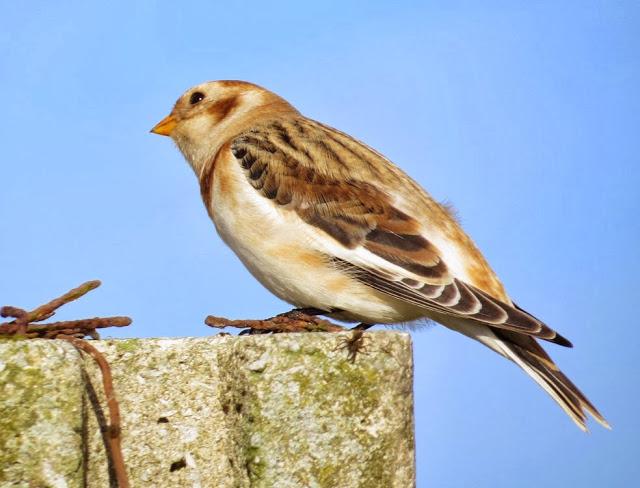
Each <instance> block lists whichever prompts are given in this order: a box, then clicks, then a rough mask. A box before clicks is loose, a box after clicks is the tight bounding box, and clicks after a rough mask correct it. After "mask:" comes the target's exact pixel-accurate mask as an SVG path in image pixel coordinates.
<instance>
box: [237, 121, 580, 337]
mask: <svg viewBox="0 0 640 488" xmlns="http://www.w3.org/2000/svg"><path fill="white" fill-rule="evenodd" d="M231 151H232V153H233V155H234V157H235V158H236V159H237V161H238V164H239V165H241V167H242V168H243V170H244V172H245V174H246V177H247V180H248V182H249V183H250V184H251V185H252V186H253V187H254V188H255V190H256V191H258V192H260V193H261V194H262V195H263V196H264V197H265V198H268V199H270V200H272V201H273V203H274V204H275V205H278V206H279V207H280V208H283V209H287V210H289V211H291V212H295V213H296V214H297V215H298V216H299V217H300V218H301V219H302V220H303V221H304V222H306V223H307V224H309V225H311V226H313V227H315V228H317V229H319V230H320V231H322V232H324V233H325V234H326V235H327V237H330V238H332V239H334V240H335V242H336V244H337V245H338V246H339V249H341V250H344V252H340V253H336V255H334V256H331V258H332V260H333V261H334V263H335V265H336V266H338V267H340V268H341V269H343V270H344V271H345V272H347V273H350V274H351V275H352V276H353V277H354V278H356V279H358V280H359V281H361V282H363V283H365V284H367V285H368V286H370V287H372V288H374V289H376V290H378V291H380V292H382V293H385V294H387V295H389V296H392V297H394V298H396V299H398V300H402V301H404V302H408V303H410V304H413V305H415V306H417V307H421V308H424V309H425V310H428V311H432V312H436V313H439V314H444V315H447V316H452V317H455V318H463V319H467V320H468V321H470V322H471V323H477V324H479V325H488V326H491V327H495V328H500V329H505V330H509V331H514V332H519V333H523V334H527V335H530V336H534V337H537V338H540V339H545V340H548V341H551V342H556V343H558V344H562V345H565V346H570V345H571V343H570V342H569V341H567V340H566V339H565V338H563V337H562V336H560V335H559V334H557V333H556V332H555V331H554V330H552V329H551V328H549V327H548V326H547V325H545V324H544V323H543V322H541V321H540V320H538V319H537V318H535V317H533V316H532V315H530V314H528V313H526V312H524V311H523V310H521V309H519V308H518V307H516V306H514V305H511V304H508V303H504V301H501V300H500V299H498V298H496V297H494V296H491V295H490V294H489V293H487V292H486V291H483V290H481V289H479V288H477V287H475V286H472V285H471V284H469V283H465V282H464V281H462V280H460V279H458V278H456V277H455V276H454V275H453V274H452V272H451V271H450V268H449V266H448V265H447V263H446V262H445V260H444V258H443V256H442V253H441V252H440V250H439V249H438V248H437V247H436V246H435V245H434V244H433V243H432V242H430V241H429V239H428V237H427V236H425V235H424V230H423V228H422V226H421V225H420V222H419V221H418V220H417V219H416V218H414V217H412V216H411V215H409V214H408V213H407V212H406V211H401V210H400V209H398V208H396V207H395V206H394V204H393V200H392V198H391V197H390V195H389V194H388V193H387V192H385V191H384V190H383V189H381V188H380V186H377V185H376V179H375V171H377V170H378V171H379V169H377V168H376V167H375V165H371V164H370V158H372V157H380V156H379V155H378V154H377V153H375V152H373V151H372V150H370V149H369V148H368V147H366V146H364V145H363V144H361V143H359V142H358V141H355V140H354V139H351V138H350V137H348V136H346V135H345V134H342V133H340V132H337V131H334V130H332V129H330V128H327V127H325V126H322V125H320V124H317V123H315V122H313V121H309V120H308V119H293V120H291V121H274V122H271V123H264V124H261V125H259V126H256V127H254V128H252V129H250V130H248V131H246V132H244V133H242V134H240V135H238V136H237V137H235V138H234V139H233V141H232V142H231ZM367 178H370V180H369V181H367Z"/></svg>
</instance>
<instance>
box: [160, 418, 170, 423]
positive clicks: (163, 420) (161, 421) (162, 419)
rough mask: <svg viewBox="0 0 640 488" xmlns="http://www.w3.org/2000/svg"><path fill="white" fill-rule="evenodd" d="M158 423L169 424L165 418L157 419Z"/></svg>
mask: <svg viewBox="0 0 640 488" xmlns="http://www.w3.org/2000/svg"><path fill="white" fill-rule="evenodd" d="M158 423H159V424H168V423H169V419H168V418H167V417H159V418H158Z"/></svg>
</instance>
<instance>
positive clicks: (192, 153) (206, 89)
mask: <svg viewBox="0 0 640 488" xmlns="http://www.w3.org/2000/svg"><path fill="white" fill-rule="evenodd" d="M281 113H297V111H296V110H295V109H294V108H293V107H292V106H291V105H290V104H289V103H288V102H287V101H286V100H284V99H282V98H280V97H279V96H278V95H276V94H275V93H272V92H270V91H268V90H265V89H264V88H262V87H259V86H258V85H254V84H253V83H248V82H245V81H209V82H207V83H202V84H200V85H197V86H194V87H193V88H190V89H189V90H187V91H186V92H185V93H184V94H183V95H182V96H181V97H180V98H179V99H178V101H177V102H176V104H175V105H174V107H173V110H172V111H171V113H170V114H169V115H168V116H166V117H165V118H164V119H162V120H161V121H160V122H159V123H158V124H157V125H156V126H155V127H154V128H153V129H151V132H153V133H154V134H160V135H163V136H169V137H171V138H172V139H173V140H174V141H175V143H176V144H177V145H178V148H179V149H180V151H181V152H182V154H183V155H184V157H185V158H186V159H187V161H189V163H190V164H191V166H192V167H193V169H194V170H195V171H196V173H199V169H200V168H201V167H203V165H204V164H206V162H207V161H208V160H209V159H210V158H212V157H214V156H215V154H216V152H217V151H218V149H219V148H220V147H221V146H222V145H223V144H224V143H225V142H226V141H227V140H229V139H230V138H231V137H233V136H234V135H236V134H238V133H239V132H241V131H242V130H244V129H246V128H247V127H248V126H249V125H251V123H252V122H253V123H254V122H256V121H259V120H260V119H261V118H264V117H270V116H271V117H275V116H277V115H278V114H281Z"/></svg>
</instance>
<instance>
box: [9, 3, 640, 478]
mask: <svg viewBox="0 0 640 488" xmlns="http://www.w3.org/2000/svg"><path fill="white" fill-rule="evenodd" d="M638 32H640V6H639V5H638V3H637V2H631V1H611V2H605V1H601V2H594V1H579V2H569V1H565V2H543V1H541V2H528V1H527V2H524V1H523V2H415V3H414V2H396V3H394V4H393V5H392V4H391V2H351V3H347V4H344V3H343V2H317V3H308V4H307V3H305V2H275V3H273V5H267V4H266V3H264V2H237V3H235V4H231V3H217V2H181V3H178V2H108V3H107V2H104V3H92V2H29V3H28V4H27V2H11V3H10V2H2V4H1V7H0V96H1V98H2V107H3V110H2V116H1V117H0V134H2V135H1V140H2V148H1V152H0V168H1V172H0V178H1V182H2V190H1V191H0V222H2V231H0V233H1V235H2V238H1V239H0V269H1V270H2V278H3V279H2V280H1V281H0V302H1V303H2V304H5V303H6V304H15V305H19V306H20V305H22V306H33V305H36V304H38V303H40V302H42V301H43V300H45V299H48V298H51V297H52V296H54V295H56V294H57V293H60V292H62V291H65V290H67V289H68V288H70V287H72V286H75V285H77V284H79V283H81V282H83V281H85V280H88V279H93V278H99V279H101V280H103V282H104V284H103V286H102V288H101V289H99V290H98V291H96V292H94V293H93V294H92V295H91V296H88V297H86V298H85V299H83V300H82V301H81V302H78V303H77V304H75V305H73V306H71V307H68V309H67V310H64V311H61V313H60V316H61V317H66V318H77V317H80V316H85V315H96V314H101V315H107V314H127V315H130V316H132V317H133V318H134V319H135V323H134V325H133V326H132V327H131V328H129V330H124V331H116V332H114V333H113V335H114V336H116V337H122V336H137V337H153V336H186V335H190V336H201V335H207V334H209V333H210V330H209V329H207V328H206V327H205V326H204V325H202V319H203V317H204V316H206V315H207V314H209V313H213V314H216V315H221V316H228V317H234V318H244V317H247V316H251V317H266V316H270V315H273V314H275V313H279V312H281V311H283V310H285V309H286V308H287V307H286V305H285V304H283V303H281V302H279V301H278V300H277V299H276V298H274V297H272V296H271V295H270V294H269V293H268V292H267V291H266V290H264V289H262V288H261V287H260V285H259V284H258V283H257V282H255V281H254V280H253V279H252V277H251V276H250V275H249V274H248V272H247V271H245V270H244V269H243V267H242V265H241V264H240V263H239V261H238V260H237V259H236V258H235V257H234V255H233V254H232V252H231V251H230V250H228V249H227V248H225V246H224V245H223V244H222V242H221V241H220V239H219V238H218V237H217V236H216V235H215V232H214V229H213V226H212V224H211V223H210V222H209V220H208V217H207V215H206V212H205V211H204V208H203V206H202V203H201V202H200V196H199V192H198V188H197V181H196V179H195V178H194V176H193V174H192V172H191V170H190V169H189V168H188V166H187V165H186V163H185V162H184V161H183V160H182V157H181V156H180V154H179V153H178V151H177V150H176V149H175V148H174V147H172V145H171V143H170V141H168V140H167V139H163V138H160V137H157V136H153V135H150V134H149V133H148V131H149V129H150V128H151V127H152V126H153V125H154V124H155V123H156V122H157V121H158V120H160V119H161V118H162V117H164V115H166V114H167V112H168V111H169V110H170V108H171V106H172V104H173V102H174V101H175V99H176V98H177V97H178V96H179V95H180V94H181V93H182V92H183V91H184V90H185V89H187V88H188V87H190V86H192V85H194V84H197V83H200V82H202V81H205V80H210V79H243V80H248V81H252V82H255V83H258V84H261V85H263V86H265V87H268V88H270V89H272V90H274V91H275V92H277V93H279V94H280V95H282V96H284V97H285V98H287V99H288V100H290V101H291V102H292V103H293V104H294V105H295V106H297V107H298V109H300V110H301V111H302V112H303V113H304V114H306V115H308V116H310V117H312V118H315V119H318V120H320V121H323V122H325V123H328V124H330V125H333V126H335V127H337V128H339V129H342V130H344V131H346V132H348V133H351V134H353V135H354V136H356V137H358V138H360V139H362V140H363V141H365V142H367V143H368V144H370V145H372V146H373V147H375V148H376V149H378V150H380V151H381V152H383V153H384V154H386V155H387V156H388V157H390V158H391V159H392V160H393V161H395V162H396V163H398V164H399V165H400V166H401V167H403V168H404V169H405V170H406V171H407V172H408V173H409V174H410V175H412V176H413V177H414V178H416V179H417V180H418V181H419V182H420V183H421V184H422V185H423V186H424V187H426V188H427V189H428V190H429V191H430V192H431V193H432V194H433V195H434V196H435V197H436V198H438V199H446V200H448V201H450V202H453V203H454V204H455V206H456V207H457V209H458V210H459V213H460V215H461V218H462V222H463V225H464V226H465V229H466V230H467V231H468V232H469V233H470V234H471V236H473V238H474V239H475V240H476V242H477V244H478V245H479V246H480V248H481V249H482V250H483V251H484V253H485V255H486V256H487V258H488V259H489V261H490V262H491V263H492V264H493V266H494V268H495V270H496V271H497V272H498V273H499V274H500V276H501V277H502V278H503V281H504V283H505V284H506V286H507V288H508V290H509V292H510V294H511V296H512V297H513V298H514V299H515V300H516V301H517V302H518V303H519V304H520V305H521V306H523V307H524V308H526V309H527V310H530V311H531V312H533V313H534V314H535V315H537V316H540V317H541V318H543V319H544V320H545V321H546V322H547V323H549V324H550V325H552V326H553V327H555V328H557V329H558V330H560V331H561V333H562V334H563V335H565V336H567V337H569V338H570V339H571V340H572V341H573V342H574V344H575V348H574V349H573V350H563V349H562V348H559V347H555V346H550V347H549V348H548V349H549V350H550V352H551V353H552V355H553V356H554V358H556V360H557V362H558V363H559V364H560V365H561V366H562V368H563V369H564V370H565V372H566V373H567V374H568V375H569V376H570V377H571V378H573V379H574V380H575V382H576V383H577V384H578V385H579V386H580V387H581V388H582V389H583V390H584V391H585V392H586V393H587V394H588V396H589V397H590V398H591V399H592V400H593V401H594V403H596V404H597V405H598V406H599V408H600V409H601V410H602V411H603V413H604V414H605V415H606V416H607V418H608V419H609V420H610V422H611V423H612V425H613V427H614V429H613V431H611V432H608V431H605V430H604V429H601V428H599V427H598V426H597V425H594V426H593V427H594V428H593V432H592V433H591V434H590V435H585V434H583V433H582V432H580V431H579V430H578V429H577V428H575V427H574V426H573V424H572V423H571V422H570V421H569V420H568V419H567V418H566V417H565V415H564V414H563V413H562V412H561V411H560V410H559V409H558V408H557V407H556V406H555V405H554V404H553V403H552V401H551V400H550V399H549V398H548V397H547V396H546V395H545V394H544V393H543V392H542V390H540V389H539V388H538V387H537V386H535V385H534V383H533V382H532V381H530V380H529V379H528V378H527V377H526V376H525V375H524V374H522V373H521V372H520V371H519V370H518V369H517V368H516V367H515V366H513V365H511V364H509V363H508V362H506V361H505V360H503V359H502V358H500V357H498V356H497V355H495V354H492V353H491V352H489V351H488V350H485V349H484V348H483V347H481V346H480V345H479V344H477V343H474V342H472V341H470V340H468V339H466V338H464V337H462V336H457V335H456V334H454V333H453V332H450V331H448V330H445V329H443V328H441V327H434V328H429V329H427V330H424V331H421V332H417V333H414V334H413V338H414V344H415V364H416V367H415V401H416V432H417V465H418V486H420V487H423V486H424V487H427V486H428V487H462V486H474V487H492V488H495V487H505V488H506V487H514V486H517V487H539V486H544V487H564V486H567V485H568V484H574V485H575V486H588V487H601V486H607V487H629V486H632V485H633V484H635V483H636V482H637V480H638V477H640V465H639V463H638V457H639V455H640V449H639V448H638V440H637V439H638V436H639V435H640V422H639V420H638V412H639V411H640V405H638V400H639V397H640V380H639V379H638V374H639V373H640V371H639V368H638V360H639V359H640V341H639V339H638V332H637V329H638V326H639V325H640V324H639V323H638V318H637V314H636V313H635V310H634V309H635V306H637V305H638V303H639V301H640V286H639V285H638V280H637V278H636V277H637V276H638V274H639V273H640V263H639V259H638V248H639V246H640V218H639V217H638V214H639V212H640V191H639V190H638V188H640V169H639V168H640V161H639V159H640V158H639V156H638V154H640V137H639V128H640V96H639V88H638V87H640V36H639V35H638ZM247 297H249V298H250V300H249V301H247Z"/></svg>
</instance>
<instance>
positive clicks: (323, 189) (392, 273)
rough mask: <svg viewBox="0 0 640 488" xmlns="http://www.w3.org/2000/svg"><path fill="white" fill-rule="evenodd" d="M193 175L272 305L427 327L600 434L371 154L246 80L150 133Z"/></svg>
mask: <svg viewBox="0 0 640 488" xmlns="http://www.w3.org/2000/svg"><path fill="white" fill-rule="evenodd" d="M151 132H152V133H155V134H159V135H163V136H169V137H170V138H171V139H172V140H173V141H174V142H175V144H176V145H177V147H178V149H179V150H180V151H181V152H182V154H183V156H184V158H185V159H186V161H187V162H188V163H189V165H190V166H191V168H192V169H193V171H194V172H195V174H196V176H197V178H198V180H199V183H200V193H201V196H202V200H203V202H204V205H205V207H206V210H207V212H208V214H209V217H210V218H211V220H212V221H213V223H214V225H215V227H216V229H217V232H218V234H219V236H220V237H221V238H222V240H223V241H224V242H225V243H226V244H227V245H228V246H229V247H230V248H231V249H232V250H233V251H234V253H235V254H236V255H237V256H238V258H239V259H240V260H241V261H242V263H243V264H244V266H245V267H246V268H247V269H248V270H249V271H250V272H251V274H252V275H253V276H254V277H255V278H256V279H257V280H258V281H259V282H260V283H262V285H264V286H265V287H266V288H267V289H268V290H270V291H271V292H272V293H273V294H274V295H276V296H277V297H279V298H280V299H282V300H284V301H285V302H288V303H290V304H292V305H293V306H294V307H298V308H300V309H302V310H313V311H316V312H317V313H318V314H322V315H324V316H327V317H329V318H334V319H338V320H343V321H347V322H359V323H360V325H359V326H358V327H359V328H360V329H366V328H368V327H370V326H372V325H374V324H383V325H393V324H409V325H410V326H412V325H414V326H416V327H419V326H420V324H422V323H424V321H434V322H437V323H439V324H442V325H444V326H445V327H447V328H449V329H452V330H454V331H457V332H459V333H462V334H464V335H465V336H468V337H470V338H472V339H475V340H477V341H479V342H480V343H482V344H483V345H484V346H487V347H488V348H490V349H491V350H493V351H495V352H496V353H498V354H500V355H501V356H504V357H505V358H507V359H508V360H510V361H512V362H514V363H515V364H516V365H517V366H519V367H520V368H521V369H522V370H524V372H525V373H527V374H528V375H529V376H530V377H531V378H532V379H533V380H534V381H535V382H536V383H537V384H538V385H540V386H541V387H542V388H543V389H544V390H545V391H546V392H547V393H548V394H549V395H550V396H551V397H552V398H553V400H555V401H556V402H557V404H558V405H559V406H560V407H561V408H562V409H563V410H564V411H565V412H566V414H567V415H568V416H569V417H570V418H571V419H572V420H573V421H574V422H575V423H576V425H577V426H578V427H579V428H580V429H582V430H584V431H587V424H586V422H587V413H588V414H590V415H591V416H592V417H593V418H594V419H595V420H596V421H597V422H599V423H600V424H601V425H603V426H604V427H606V428H610V427H609V424H608V423H607V421H606V420H605V418H604V417H603V416H602V414H601V413H600V412H599V411H598V410H597V409H596V407H595V406H594V405H593V404H592V403H591V402H590V401H589V400H588V399H587V397H586V396H585V395H584V394H583V393H582V392H581V391H580V390H579V389H578V388H577V387H576V386H575V385H574V384H573V383H572V382H571V380H570V379H569V378H568V377H567V376H565V375H564V373H562V371H561V370H560V369H559V368H558V366H557V365H556V364H555V363H554V361H553V360H552V359H551V357H550V356H549V355H548V353H547V352H546V351H545V349H543V347H542V346H541V345H540V342H539V341H546V342H550V343H554V344H558V345H560V346H565V347H572V344H571V342H570V341H569V340H568V339H566V338H565V337H563V336H562V335H560V334H559V333H558V332H556V331H555V330H554V329H552V328H551V327H549V326H548V325H546V324H545V323H544V322H543V321H542V320H540V319H538V318H536V317H535V316H533V315H532V314H530V313H528V312H526V311H525V310H523V309H522V308H520V307H519V306H518V305H517V304H516V303H515V302H514V301H513V300H512V299H511V298H510V296H509V295H508V294H507V292H506V290H505V287H504V285H503V284H502V282H501V280H500V279H499V278H498V276H497V275H496V273H495V272H494V271H493V270H492V269H491V267H490V266H489V264H488V262H487V261H486V259H485V258H484V257H483V255H482V254H481V252H480V251H479V249H478V248H477V247H476V245H475V244H474V242H473V241H472V240H471V238H470V237H469V236H468V235H467V234H466V233H465V232H464V231H463V230H462V228H461V226H460V224H459V222H458V220H457V218H456V216H455V214H454V213H453V212H452V211H451V209H450V208H449V207H448V206H447V205H443V204H441V203H439V202H437V201H436V200H434V199H433V198H432V197H431V196H430V195H429V194H428V193H427V191H426V190H424V189H423V188H422V187H421V186H420V185H419V184H418V183H417V182H416V181H414V180H413V179H412V178H411V177H409V176H408V175H407V174H406V173H405V172H404V171H403V170H401V169H400V168H399V167H398V166H396V165H395V164H394V163H392V162H391V161H390V160H389V159H387V158H386V157H384V156H383V155H382V154H380V153H379V152H377V151H376V150H374V149H372V148H371V147H369V146H368V145H366V144H364V143H363V142H360V141H358V140H356V139H355V138H353V137H351V136H350V135H348V134H346V133H344V132H341V131H339V130H337V129H334V128H332V127H330V126H328V125H325V124H323V123H321V122H317V121H315V120H313V119H311V118H308V117H306V116H304V115H302V114H301V113H300V112H299V111H298V110H297V109H296V108H295V107H294V106H293V105H291V104H290V103H289V102H287V101H286V100H285V99H284V98H282V97H280V96H279V95H277V94H275V93H273V92H271V91H269V90H267V89H265V88H262V87H261V86H258V85H256V84H253V83H249V82H245V81H235V80H220V81H210V82H206V83H202V84H200V85H197V86H194V87H192V88H190V89H189V90H187V91H186V92H185V93H184V94H183V95H182V96H181V97H180V98H179V99H178V100H177V102H176V103H175V105H174V107H173V110H172V111H171V112H170V114H169V115H168V116H166V117H165V118H164V119H162V120H161V121H160V122H159V123H158V124H157V125H155V126H154V127H153V129H151Z"/></svg>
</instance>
